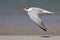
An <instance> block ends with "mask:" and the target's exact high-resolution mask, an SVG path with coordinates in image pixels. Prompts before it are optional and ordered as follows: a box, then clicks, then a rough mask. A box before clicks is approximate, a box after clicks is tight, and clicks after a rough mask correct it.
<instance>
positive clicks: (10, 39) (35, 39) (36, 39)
mask: <svg viewBox="0 0 60 40" xmlns="http://www.w3.org/2000/svg"><path fill="white" fill-rule="evenodd" d="M0 40H60V36H51V37H49V38H45V37H41V36H38V35H37V36H0Z"/></svg>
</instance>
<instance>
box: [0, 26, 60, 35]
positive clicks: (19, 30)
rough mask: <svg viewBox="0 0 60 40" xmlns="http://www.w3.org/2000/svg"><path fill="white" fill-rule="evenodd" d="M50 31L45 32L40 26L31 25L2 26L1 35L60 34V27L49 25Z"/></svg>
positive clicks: (0, 28)
mask: <svg viewBox="0 0 60 40" xmlns="http://www.w3.org/2000/svg"><path fill="white" fill-rule="evenodd" d="M47 29H48V31H47V32H45V31H43V30H41V29H40V28H39V27H29V26H9V27H8V26H7V27H0V35H60V32H59V31H60V27H59V26H57V27H55V26H51V27H47Z"/></svg>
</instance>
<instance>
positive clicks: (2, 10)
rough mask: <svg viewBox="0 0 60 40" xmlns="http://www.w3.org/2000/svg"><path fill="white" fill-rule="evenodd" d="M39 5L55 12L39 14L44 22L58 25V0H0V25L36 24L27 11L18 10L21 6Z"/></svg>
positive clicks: (59, 24) (59, 19) (59, 5)
mask: <svg viewBox="0 0 60 40" xmlns="http://www.w3.org/2000/svg"><path fill="white" fill-rule="evenodd" d="M31 6H34V7H40V8H43V9H46V10H49V11H53V12H56V13H55V14H53V15H51V14H47V15H45V14H44V15H40V17H41V19H42V20H43V22H44V24H45V25H46V26H47V27H49V26H60V0H0V27H7V26H11V25H16V26H36V24H35V23H34V22H32V21H31V20H30V19H29V17H28V15H27V12H23V11H21V10H20V8H22V7H28V8H29V7H31Z"/></svg>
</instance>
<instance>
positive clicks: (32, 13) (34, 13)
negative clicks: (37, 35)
mask: <svg viewBox="0 0 60 40" xmlns="http://www.w3.org/2000/svg"><path fill="white" fill-rule="evenodd" d="M21 10H23V11H27V12H28V15H29V17H30V19H31V20H33V21H34V22H35V23H36V24H37V25H38V26H39V27H40V28H41V29H42V30H44V31H47V28H46V26H45V25H44V24H43V21H42V20H41V19H40V18H39V16H38V15H39V14H45V13H50V14H53V13H54V12H50V11H47V10H44V9H42V8H38V7H30V8H28V9H27V8H21Z"/></svg>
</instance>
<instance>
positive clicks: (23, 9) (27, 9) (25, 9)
mask: <svg viewBox="0 0 60 40" xmlns="http://www.w3.org/2000/svg"><path fill="white" fill-rule="evenodd" d="M32 9H33V8H21V10H22V11H31V10H32Z"/></svg>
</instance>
